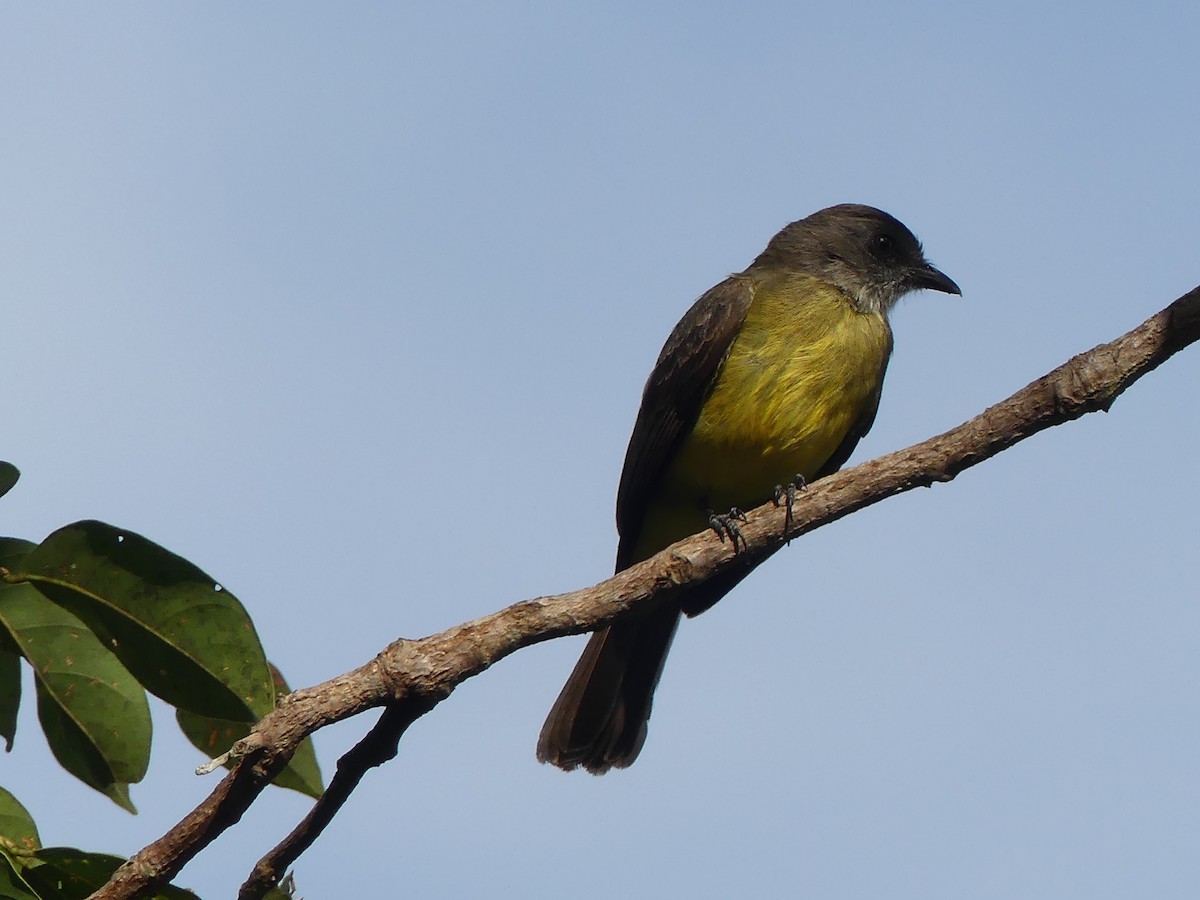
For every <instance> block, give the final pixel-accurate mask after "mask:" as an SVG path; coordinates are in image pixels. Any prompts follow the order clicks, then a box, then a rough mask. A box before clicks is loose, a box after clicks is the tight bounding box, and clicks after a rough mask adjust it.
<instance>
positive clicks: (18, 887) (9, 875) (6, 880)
mask: <svg viewBox="0 0 1200 900" xmlns="http://www.w3.org/2000/svg"><path fill="white" fill-rule="evenodd" d="M21 873H22V869H21V866H20V865H18V864H17V862H16V861H15V860H14V859H13V858H12V857H11V856H9V855H8V854H7V853H5V852H4V851H3V850H2V849H0V897H3V898H4V900H39V898H38V895H37V894H35V893H34V892H33V890H32V888H30V887H29V885H28V884H27V883H26V881H25V879H24V878H22V877H21Z"/></svg>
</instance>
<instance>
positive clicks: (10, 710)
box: [0, 650, 21, 751]
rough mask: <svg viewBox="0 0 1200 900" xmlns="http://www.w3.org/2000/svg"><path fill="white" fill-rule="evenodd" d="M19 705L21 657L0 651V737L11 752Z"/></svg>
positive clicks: (15, 734)
mask: <svg viewBox="0 0 1200 900" xmlns="http://www.w3.org/2000/svg"><path fill="white" fill-rule="evenodd" d="M20 705H21V657H19V656H18V655H17V654H15V653H13V652H11V651H10V650H0V737H2V738H4V749H5V750H6V751H11V750H12V748H13V738H15V737H16V736H17V709H18V708H19V707H20Z"/></svg>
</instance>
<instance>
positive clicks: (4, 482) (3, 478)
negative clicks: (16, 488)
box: [0, 460, 21, 497]
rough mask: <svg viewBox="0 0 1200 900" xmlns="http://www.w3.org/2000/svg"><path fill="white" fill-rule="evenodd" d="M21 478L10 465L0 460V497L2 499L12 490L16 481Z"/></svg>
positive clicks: (16, 470) (18, 472) (15, 468)
mask: <svg viewBox="0 0 1200 900" xmlns="http://www.w3.org/2000/svg"><path fill="white" fill-rule="evenodd" d="M20 477H21V473H20V471H19V470H18V469H17V467H16V466H14V465H13V464H12V463H9V462H4V461H3V460H0V497H3V496H4V495H5V494H7V493H8V492H9V491H11V490H12V487H13V485H14V484H16V483H17V479H18V478H20Z"/></svg>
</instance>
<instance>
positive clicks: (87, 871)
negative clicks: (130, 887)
mask: <svg viewBox="0 0 1200 900" xmlns="http://www.w3.org/2000/svg"><path fill="white" fill-rule="evenodd" d="M35 857H36V859H38V860H39V861H40V862H41V863H42V865H39V866H37V867H36V868H30V869H27V870H26V871H25V873H24V874H25V879H26V880H27V881H28V882H29V884H30V885H31V886H32V887H34V888H35V889H36V890H38V892H39V893H43V894H44V895H45V896H51V897H54V898H55V900H84V898H86V897H88V896H89V895H91V894H92V893H94V892H95V891H96V890H98V889H99V888H100V887H102V886H103V885H105V884H107V883H108V880H109V879H110V878H112V876H113V873H114V872H115V871H117V869H118V868H119V867H120V866H121V865H122V864H123V863H124V862H125V860H123V859H122V858H121V857H119V856H112V855H110V854H108V853H86V852H84V851H83V850H76V849H75V848H74V847H47V848H46V849H44V850H39V851H38V852H37V853H36V854H35ZM142 896H144V897H147V898H155V900H197V897H196V895H195V894H193V893H192V892H191V891H185V890H184V889H183V888H177V887H175V886H174V885H167V886H166V887H161V888H157V889H155V890H154V891H152V892H151V893H148V894H144V895H142Z"/></svg>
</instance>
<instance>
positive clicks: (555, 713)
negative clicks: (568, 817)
mask: <svg viewBox="0 0 1200 900" xmlns="http://www.w3.org/2000/svg"><path fill="white" fill-rule="evenodd" d="M679 618H680V610H679V608H678V607H677V606H666V607H660V608H658V609H655V610H653V611H651V612H650V613H649V614H648V615H645V616H641V617H638V618H635V619H632V620H630V621H626V622H618V623H617V624H615V625H611V626H609V627H608V628H605V629H604V630H602V631H597V632H596V633H595V634H593V635H592V638H591V640H590V641H588V645H587V649H585V650H584V651H583V656H581V657H580V659H579V662H578V663H576V664H575V670H574V671H573V672H572V673H571V677H570V678H568V679H567V683H566V685H565V686H564V687H563V689H562V693H560V694H559V695H558V700H556V701H555V703H554V707H553V708H552V709H551V710H550V715H549V716H547V717H546V724H545V725H543V726H542V734H541V737H540V738H538V748H537V755H538V759H540V760H541V761H542V762H548V763H553V764H554V765H556V766H558V767H559V768H562V769H574V768H576V767H578V766H583V767H584V768H585V769H587V770H588V771H589V772H591V773H593V774H594V775H602V774H604V773H605V772H607V771H608V770H609V769H611V768H612V767H614V766H616V767H617V768H619V769H623V768H625V767H626V766H628V765H629V764H630V763H632V762H633V761H634V760H635V759H637V755H638V753H639V752H640V751H641V749H642V744H643V743H645V741H646V723H647V722H648V721H649V719H650V705H651V701H652V700H653V698H654V688H655V686H657V684H658V679H659V676H660V675H662V670H663V663H665V662H666V659H667V651H668V650H670V649H671V639H672V638H673V637H674V636H675V628H676V627H677V626H678V625H679Z"/></svg>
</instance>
